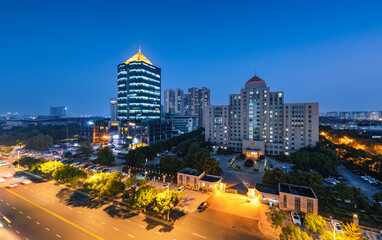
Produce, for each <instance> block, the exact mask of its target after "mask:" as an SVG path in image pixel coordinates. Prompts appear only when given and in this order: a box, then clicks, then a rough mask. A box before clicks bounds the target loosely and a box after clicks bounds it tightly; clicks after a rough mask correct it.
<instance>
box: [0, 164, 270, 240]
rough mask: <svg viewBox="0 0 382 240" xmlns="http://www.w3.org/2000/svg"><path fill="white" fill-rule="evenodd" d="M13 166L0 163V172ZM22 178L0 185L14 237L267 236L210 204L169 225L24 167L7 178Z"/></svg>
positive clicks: (254, 225)
mask: <svg viewBox="0 0 382 240" xmlns="http://www.w3.org/2000/svg"><path fill="white" fill-rule="evenodd" d="M12 170H13V169H9V168H7V167H1V168H0V176H1V175H3V174H4V173H6V172H9V171H12ZM26 177H27V178H29V179H33V183H32V184H30V185H22V184H19V186H17V187H16V188H11V189H7V190H8V191H7V190H6V189H4V188H1V189H0V198H1V200H0V213H2V214H4V215H5V216H6V217H7V218H8V219H9V220H10V221H11V224H10V225H11V227H9V226H7V230H8V231H11V232H13V233H14V234H15V235H17V236H19V237H20V238H19V239H25V240H27V239H28V240H33V239H37V240H44V239H84V240H86V239H97V238H98V239H112V240H118V239H171V240H174V239H199V240H200V239H266V238H265V236H264V235H262V234H261V232H260V231H259V230H258V228H257V221H255V220H252V219H247V218H243V217H239V216H235V215H231V214H227V213H223V212H220V211H217V210H214V209H207V210H206V211H205V212H203V213H197V212H195V213H191V214H187V215H186V216H183V217H181V218H180V219H179V220H177V221H176V222H175V225H174V227H173V226H170V225H167V224H162V223H161V222H158V221H155V220H153V219H152V218H149V217H147V216H144V215H137V214H135V213H133V212H129V211H127V210H125V209H121V208H118V207H115V206H114V205H111V204H109V203H106V202H103V201H100V200H97V199H94V198H92V197H89V196H87V195H83V194H81V193H79V192H76V191H73V190H71V189H68V188H65V187H63V186H61V185H57V184H54V183H52V182H47V181H44V180H42V179H36V178H33V177H31V176H29V175H26V174H25V173H23V172H18V173H16V175H15V178H14V179H13V180H12V181H14V182H17V181H18V180H20V181H21V180H22V179H25V178H26ZM7 181H9V180H7ZM6 185H7V182H4V183H1V186H3V187H4V186H6Z"/></svg>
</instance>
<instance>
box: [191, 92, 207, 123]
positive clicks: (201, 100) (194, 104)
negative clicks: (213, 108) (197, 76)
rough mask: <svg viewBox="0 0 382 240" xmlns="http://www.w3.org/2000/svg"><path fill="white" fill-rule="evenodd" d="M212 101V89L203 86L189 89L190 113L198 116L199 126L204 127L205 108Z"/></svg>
mask: <svg viewBox="0 0 382 240" xmlns="http://www.w3.org/2000/svg"><path fill="white" fill-rule="evenodd" d="M210 103H211V91H210V89H208V88H206V87H203V88H201V89H198V88H195V87H193V88H189V89H188V114H189V115H192V116H196V117H197V118H198V127H203V108H204V107H206V106H209V105H210Z"/></svg>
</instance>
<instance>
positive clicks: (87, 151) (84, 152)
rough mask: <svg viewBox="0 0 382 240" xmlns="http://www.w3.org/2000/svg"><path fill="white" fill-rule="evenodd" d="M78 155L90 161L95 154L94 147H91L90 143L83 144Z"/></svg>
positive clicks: (78, 150)
mask: <svg viewBox="0 0 382 240" xmlns="http://www.w3.org/2000/svg"><path fill="white" fill-rule="evenodd" d="M77 153H78V154H79V155H80V157H83V158H87V159H88V158H90V157H91V156H92V154H93V147H92V146H91V145H90V143H89V142H83V143H81V144H80V146H79V147H78V149H77Z"/></svg>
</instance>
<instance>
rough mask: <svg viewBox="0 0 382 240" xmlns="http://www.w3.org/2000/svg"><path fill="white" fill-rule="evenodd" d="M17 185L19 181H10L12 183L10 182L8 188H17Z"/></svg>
mask: <svg viewBox="0 0 382 240" xmlns="http://www.w3.org/2000/svg"><path fill="white" fill-rule="evenodd" d="M15 187H17V183H14V182H10V183H9V184H8V188H15Z"/></svg>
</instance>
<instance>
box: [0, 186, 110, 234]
mask: <svg viewBox="0 0 382 240" xmlns="http://www.w3.org/2000/svg"><path fill="white" fill-rule="evenodd" d="M0 188H2V189H4V190H5V191H7V192H9V193H11V194H13V195H15V196H17V197H19V198H21V199H22V200H24V201H26V202H28V203H30V204H32V205H34V206H35V207H37V208H39V209H41V210H43V211H45V212H47V213H49V214H51V215H53V216H55V217H56V218H58V219H60V220H62V221H64V222H66V223H67V224H69V225H72V226H73V227H75V228H77V229H78V230H81V231H82V232H84V233H86V234H88V235H90V236H92V237H94V238H95V239H98V240H104V239H103V238H102V237H100V236H98V235H96V234H95V233H93V232H91V231H89V230H87V229H85V228H83V227H81V226H80V225H78V224H76V223H74V222H72V221H70V220H68V219H66V218H64V217H62V216H60V215H58V214H57V213H54V212H52V211H50V210H48V209H46V208H45V207H43V206H41V205H39V204H37V203H35V202H33V201H31V200H29V199H27V198H25V197H23V196H21V195H20V194H18V193H15V192H13V191H11V190H9V189H6V188H4V187H2V186H0ZM60 237H61V236H60Z"/></svg>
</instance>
